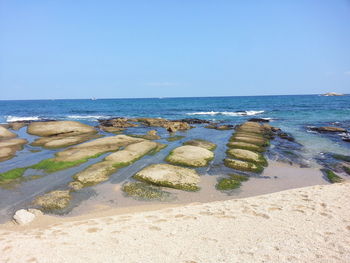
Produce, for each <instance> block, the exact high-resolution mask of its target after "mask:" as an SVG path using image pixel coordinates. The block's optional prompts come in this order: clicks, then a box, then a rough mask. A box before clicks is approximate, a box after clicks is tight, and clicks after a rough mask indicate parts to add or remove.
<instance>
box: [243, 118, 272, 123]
mask: <svg viewBox="0 0 350 263" xmlns="http://www.w3.org/2000/svg"><path fill="white" fill-rule="evenodd" d="M248 121H252V122H270V120H269V119H264V118H251V119H249V120H248Z"/></svg>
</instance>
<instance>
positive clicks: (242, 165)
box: [224, 158, 263, 173]
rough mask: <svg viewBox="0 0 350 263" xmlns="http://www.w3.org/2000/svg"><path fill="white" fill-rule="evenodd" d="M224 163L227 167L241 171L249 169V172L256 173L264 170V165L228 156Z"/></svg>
mask: <svg viewBox="0 0 350 263" xmlns="http://www.w3.org/2000/svg"><path fill="white" fill-rule="evenodd" d="M224 163H225V165H226V166H227V167H230V168H232V169H236V170H240V171H247V172H254V173H261V172H262V171H263V167H262V166H260V165H258V164H254V163H251V162H246V161H240V160H234V159H229V158H226V159H225V160H224Z"/></svg>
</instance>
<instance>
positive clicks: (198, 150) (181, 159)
mask: <svg viewBox="0 0 350 263" xmlns="http://www.w3.org/2000/svg"><path fill="white" fill-rule="evenodd" d="M213 158H214V154H213V153H212V152H211V151H209V150H207V149H205V148H202V147H197V146H192V145H185V146H180V147H178V148H175V149H174V150H172V151H171V152H170V154H169V155H168V157H167V158H166V161H167V162H169V163H172V164H178V165H185V166H192V167H201V166H206V165H207V164H208V162H209V161H211V160H212V159H213Z"/></svg>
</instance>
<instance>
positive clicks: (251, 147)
mask: <svg viewBox="0 0 350 263" xmlns="http://www.w3.org/2000/svg"><path fill="white" fill-rule="evenodd" d="M227 147H229V148H237V149H244V150H250V151H253V152H264V151H265V148H264V147H261V146H258V145H255V144H251V143H247V142H229V143H228V144H227Z"/></svg>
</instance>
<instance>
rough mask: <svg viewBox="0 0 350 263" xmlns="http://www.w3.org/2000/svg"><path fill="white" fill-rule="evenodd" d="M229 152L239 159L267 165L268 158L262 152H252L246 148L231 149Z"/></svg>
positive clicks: (231, 155)
mask: <svg viewBox="0 0 350 263" xmlns="http://www.w3.org/2000/svg"><path fill="white" fill-rule="evenodd" d="M227 154H228V155H229V156H230V157H233V158H236V159H239V160H243V161H249V162H254V163H257V164H261V165H266V160H265V158H264V157H263V156H262V154H260V153H256V152H252V151H249V150H244V149H229V150H227Z"/></svg>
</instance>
